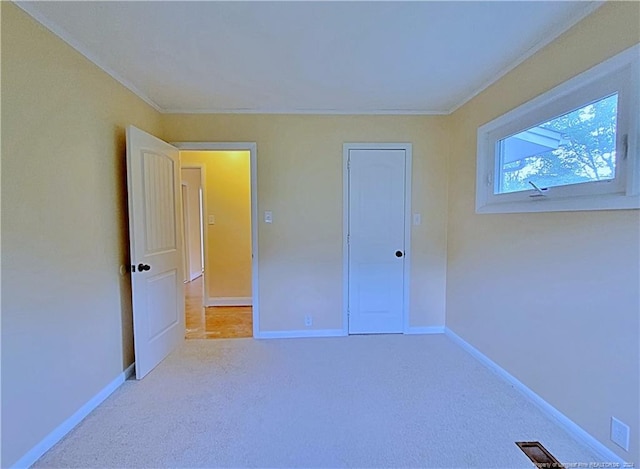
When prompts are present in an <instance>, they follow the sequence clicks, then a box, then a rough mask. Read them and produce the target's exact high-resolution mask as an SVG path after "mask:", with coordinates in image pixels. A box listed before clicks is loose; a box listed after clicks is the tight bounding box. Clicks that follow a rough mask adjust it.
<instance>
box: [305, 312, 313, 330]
mask: <svg viewBox="0 0 640 469" xmlns="http://www.w3.org/2000/svg"><path fill="white" fill-rule="evenodd" d="M304 325H305V326H307V327H310V326H313V316H311V315H310V314H305V316H304Z"/></svg>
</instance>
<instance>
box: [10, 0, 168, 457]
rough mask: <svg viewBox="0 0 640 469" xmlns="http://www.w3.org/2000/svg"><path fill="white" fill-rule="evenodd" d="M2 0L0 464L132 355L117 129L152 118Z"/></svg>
mask: <svg viewBox="0 0 640 469" xmlns="http://www.w3.org/2000/svg"><path fill="white" fill-rule="evenodd" d="M1 3H2V6H1V8H2V463H1V464H2V466H3V467H6V466H8V465H10V464H12V463H14V462H15V461H16V460H17V459H18V458H19V457H21V456H23V455H24V454H25V453H26V452H27V451H28V450H30V449H31V448H32V447H33V446H34V445H35V444H36V443H38V442H40V441H41V440H42V439H43V438H44V437H45V436H46V435H47V434H48V433H49V432H51V431H52V430H53V429H54V428H56V426H58V425H59V424H61V423H62V422H63V421H64V420H65V419H67V418H68V417H70V416H71V415H72V414H73V413H74V412H76V411H77V410H78V409H79V408H80V407H81V406H83V405H84V404H85V403H86V402H87V401H88V400H89V399H91V398H92V397H93V396H95V395H96V394H97V393H98V391H100V390H101V389H102V388H104V387H105V386H106V385H107V384H108V383H109V382H111V381H112V380H113V379H114V378H116V377H117V376H118V374H119V373H121V372H122V371H123V370H124V369H125V368H126V367H127V366H128V365H129V364H131V363H132V362H133V337H132V331H131V328H132V323H131V299H130V287H129V278H128V277H127V276H120V274H119V267H120V265H121V264H127V263H128V261H127V259H128V249H129V248H128V244H127V230H128V228H127V222H126V219H127V214H126V206H127V202H126V191H125V188H126V180H125V126H126V125H127V124H130V123H131V124H135V125H137V126H139V127H141V128H142V129H145V130H147V131H149V132H153V133H158V132H159V131H160V125H159V124H160V115H159V113H157V112H156V111H154V110H153V109H152V108H150V107H149V106H147V105H146V104H144V103H143V102H142V101H141V100H140V99H138V98H137V97H135V96H134V95H133V94H132V93H130V92H128V91H127V90H125V89H124V88H123V87H122V86H121V85H119V84H118V83H116V82H115V81H114V80H113V79H111V78H110V77H109V76H107V75H106V74H105V73H104V72H102V71H101V70H99V69H98V68H97V67H96V66H94V65H92V64H90V63H89V62H88V61H87V60H86V59H85V58H84V57H82V56H81V55H79V54H78V53H77V52H75V51H73V50H72V49H71V48H70V47H68V46H67V45H66V44H64V43H63V42H62V41H60V40H59V39H57V38H56V37H54V36H53V35H52V34H50V33H49V32H48V31H46V30H45V29H44V28H43V27H42V26H39V25H38V24H36V23H35V22H34V21H33V20H32V19H31V18H30V17H28V16H27V15H25V14H24V13H23V12H22V11H21V10H19V9H18V8H17V7H16V6H15V5H13V4H11V3H10V2H1Z"/></svg>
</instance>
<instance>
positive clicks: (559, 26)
mask: <svg viewBox="0 0 640 469" xmlns="http://www.w3.org/2000/svg"><path fill="white" fill-rule="evenodd" d="M605 2H606V0H593V1H589V2H584V3H585V7H584V8H583V10H582V11H581V12H580V13H579V14H578V15H576V16H575V17H573V18H572V19H571V20H570V21H569V22H568V23H564V22H563V23H560V22H558V23H555V24H553V25H552V26H551V27H549V28H548V29H547V30H546V31H545V33H544V34H543V36H542V39H541V40H540V41H538V42H536V43H535V44H534V45H533V46H531V47H530V48H529V49H527V51H526V52H525V53H524V54H522V55H520V56H519V57H518V58H517V59H516V60H515V61H513V62H512V63H510V64H509V65H507V66H506V67H504V68H501V69H499V70H497V71H496V72H495V73H494V74H493V75H492V76H491V78H489V79H488V80H486V81H485V82H484V83H483V84H482V85H480V86H479V87H478V88H476V89H475V91H473V92H472V93H470V94H469V95H467V97H465V98H464V99H462V100H461V101H460V102H459V103H458V104H456V105H454V106H453V107H452V108H451V109H449V111H447V112H446V113H445V114H453V113H454V112H456V111H457V110H458V109H460V108H461V107H462V106H464V105H465V104H467V103H468V102H469V101H471V100H472V99H473V98H475V97H476V96H478V95H479V94H480V93H482V92H483V91H484V90H486V89H487V88H489V87H490V86H491V85H493V84H494V83H496V82H497V81H498V80H500V79H501V78H502V77H504V76H505V75H506V74H507V73H509V72H511V71H512V70H513V69H515V68H516V67H517V66H518V65H520V64H522V63H523V62H524V61H525V60H527V59H528V58H530V57H533V55H535V53H536V52H538V51H540V50H541V49H543V48H544V47H546V46H548V45H549V44H551V43H552V42H553V41H555V40H556V39H558V37H560V36H561V35H562V34H564V33H565V32H567V31H569V30H570V29H571V28H573V27H574V26H575V25H576V24H578V23H579V22H580V21H582V20H583V19H585V18H586V17H587V16H589V15H590V14H591V13H593V12H594V11H596V10H597V9H598V8H600V7H601V6H602V5H604V4H605Z"/></svg>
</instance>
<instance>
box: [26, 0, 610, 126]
mask: <svg viewBox="0 0 640 469" xmlns="http://www.w3.org/2000/svg"><path fill="white" fill-rule="evenodd" d="M14 3H15V4H16V5H17V6H18V7H19V8H21V9H22V10H24V11H25V12H26V13H27V14H28V15H29V16H31V17H32V18H33V19H35V20H36V21H38V22H39V23H40V24H41V25H43V26H44V27H45V28H47V29H48V30H49V31H51V32H52V33H53V34H54V35H56V36H58V37H59V38H60V39H62V40H63V41H64V42H66V43H67V44H68V45H69V46H71V47H72V48H73V49H75V50H76V51H78V52H79V53H80V54H82V55H83V56H84V57H85V58H86V59H87V60H89V61H90V62H92V63H93V64H94V65H96V66H97V67H99V68H100V69H101V70H103V71H104V72H105V73H107V74H108V75H110V76H111V77H112V78H113V79H115V80H116V81H117V82H119V83H120V84H122V85H123V86H124V87H125V88H127V89H128V90H130V91H131V92H132V93H134V94H135V95H136V96H138V97H139V98H140V99H142V100H143V101H144V102H146V103H147V104H149V105H150V106H151V107H153V108H154V109H155V110H156V111H158V112H160V113H162V114H316V115H418V116H431V115H433V116H443V115H450V114H452V113H454V112H455V111H457V110H458V109H459V108H461V107H462V106H464V105H465V104H466V103H468V102H469V101H471V100H472V99H473V98H474V97H476V96H477V95H478V94H480V93H482V92H483V91H484V90H485V89H487V88H488V87H489V86H491V85H492V84H493V83H495V82H497V81H498V80H499V79H501V78H502V77H504V76H505V75H506V74H507V73H509V72H510V71H512V70H513V69H515V68H516V67H517V66H518V65H520V64H521V63H523V62H524V61H525V60H527V59H528V58H530V57H532V56H533V55H534V54H535V53H536V52H538V51H539V50H541V49H542V48H543V47H545V46H547V45H549V44H550V43H551V42H553V41H555V40H556V39H557V38H558V37H559V36H560V35H561V34H563V33H564V32H566V31H568V30H569V29H571V28H572V27H573V26H575V25H576V24H578V23H579V22H580V21H582V20H583V19H584V18H586V17H587V16H589V15H590V14H591V13H593V12H594V11H596V10H597V9H598V8H600V6H602V5H603V4H604V3H605V2H604V0H596V1H589V2H584V4H585V7H584V9H583V10H582V11H581V12H579V13H578V14H577V15H576V16H574V17H573V18H571V20H570V21H569V22H568V23H564V22H562V23H556V24H554V25H552V26H551V27H550V28H549V29H548V30H547V31H546V34H544V35H543V36H542V39H541V40H540V41H538V42H537V43H536V44H534V45H533V46H532V47H530V48H529V49H528V50H527V51H525V52H524V54H522V55H520V56H519V57H518V58H517V59H516V60H514V61H513V62H511V63H510V64H509V65H507V66H506V67H504V68H502V69H500V70H498V71H496V72H495V73H493V74H492V75H491V78H489V79H488V80H486V81H484V83H483V84H481V85H480V86H479V87H477V88H475V90H474V91H472V92H471V93H470V94H468V95H466V97H464V98H461V99H460V100H458V103H457V104H454V105H453V106H452V107H451V108H450V109H448V110H447V109H444V110H442V109H441V110H433V109H372V110H362V109H350V110H339V109H281V108H280V109H277V108H276V109H268V108H267V109H224V108H222V109H220V108H216V109H180V108H169V109H165V108H162V107H160V106H159V105H158V104H157V103H156V102H155V101H153V100H152V99H151V98H150V97H149V96H147V95H146V94H145V93H143V92H142V91H141V90H140V89H139V88H138V87H137V86H135V85H134V84H133V83H132V82H130V81H129V80H127V79H125V78H123V77H122V76H121V75H120V74H118V73H117V72H116V71H114V70H113V69H112V68H111V67H109V66H108V65H106V64H105V63H103V62H102V61H101V60H100V59H99V58H98V57H96V56H95V55H94V54H93V53H92V52H90V51H89V50H88V49H87V48H86V47H85V46H84V45H82V44H81V43H80V42H78V41H76V40H75V39H74V38H73V37H72V35H71V34H70V33H69V32H68V31H67V30H66V29H64V28H62V27H61V26H59V25H57V24H56V23H54V22H53V21H51V20H49V19H48V18H47V17H46V16H45V15H43V14H42V13H41V12H40V11H38V10H37V7H35V6H34V2H30V1H20V2H14Z"/></svg>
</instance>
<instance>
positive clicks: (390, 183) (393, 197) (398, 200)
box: [348, 150, 406, 334]
mask: <svg viewBox="0 0 640 469" xmlns="http://www.w3.org/2000/svg"><path fill="white" fill-rule="evenodd" d="M405 159H406V155H405V151H404V150H350V151H349V208H348V210H349V253H348V255H349V289H348V295H349V299H348V303H349V333H352V334H354V333H356V334H357V333H385V332H387V333H392V332H402V331H403V319H404V316H403V312H404V260H405V258H404V239H405ZM396 251H400V252H401V253H402V254H403V255H402V257H396Z"/></svg>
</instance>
